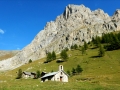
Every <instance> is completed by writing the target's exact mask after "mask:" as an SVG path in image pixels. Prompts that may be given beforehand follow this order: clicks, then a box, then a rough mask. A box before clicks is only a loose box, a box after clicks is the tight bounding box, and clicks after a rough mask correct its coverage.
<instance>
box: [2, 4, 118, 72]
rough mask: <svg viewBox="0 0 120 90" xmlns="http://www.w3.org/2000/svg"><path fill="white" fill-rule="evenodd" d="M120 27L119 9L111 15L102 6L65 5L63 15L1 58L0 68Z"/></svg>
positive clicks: (40, 56)
mask: <svg viewBox="0 0 120 90" xmlns="http://www.w3.org/2000/svg"><path fill="white" fill-rule="evenodd" d="M117 30H120V10H116V12H115V13H114V15H113V17H110V16H109V15H108V14H107V13H105V12H104V11H103V10H101V9H97V10H95V11H91V10H90V9H89V8H87V7H85V6H84V5H73V4H70V5H68V6H66V8H65V10H64V12H63V14H61V15H60V16H57V18H56V19H55V21H50V22H47V24H46V26H45V27H44V29H43V30H41V31H40V32H39V33H38V34H37V35H36V37H35V38H34V39H33V41H32V42H31V43H30V44H29V45H27V46H26V47H25V48H24V49H23V50H22V51H20V52H19V53H17V54H16V55H15V56H14V57H12V58H9V59H6V60H2V61H0V71H4V70H10V69H14V68H17V67H19V66H21V65H23V64H25V63H27V62H28V61H29V59H32V60H38V59H40V58H43V57H45V56H46V52H52V51H53V50H54V51H55V52H56V53H60V51H61V50H62V49H64V48H66V47H68V48H70V47H71V46H72V45H74V44H78V45H83V43H84V41H86V42H89V41H91V40H92V37H95V36H101V35H102V34H103V33H109V32H113V31H117Z"/></svg>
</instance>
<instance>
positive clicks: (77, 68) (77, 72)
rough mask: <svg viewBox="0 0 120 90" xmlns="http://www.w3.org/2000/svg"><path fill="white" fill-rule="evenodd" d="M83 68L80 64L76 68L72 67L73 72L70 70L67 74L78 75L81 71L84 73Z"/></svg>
mask: <svg viewBox="0 0 120 90" xmlns="http://www.w3.org/2000/svg"><path fill="white" fill-rule="evenodd" d="M82 71H83V69H82V68H81V66H80V65H77V67H76V68H72V70H71V72H70V71H69V70H68V71H67V74H68V75H70V76H72V75H78V74H80V73H82Z"/></svg>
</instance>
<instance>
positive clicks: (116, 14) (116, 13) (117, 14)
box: [112, 9, 120, 21]
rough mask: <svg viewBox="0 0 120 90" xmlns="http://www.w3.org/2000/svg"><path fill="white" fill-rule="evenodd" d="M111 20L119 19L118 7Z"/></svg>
mask: <svg viewBox="0 0 120 90" xmlns="http://www.w3.org/2000/svg"><path fill="white" fill-rule="evenodd" d="M112 19H113V21H119V19H120V9H117V10H116V11H115V13H114V15H113V17H112Z"/></svg>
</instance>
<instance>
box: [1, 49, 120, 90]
mask: <svg viewBox="0 0 120 90" xmlns="http://www.w3.org/2000/svg"><path fill="white" fill-rule="evenodd" d="M67 53H68V56H69V59H68V60H67V61H66V62H63V63H56V61H52V62H50V63H46V64H44V63H43V62H44V61H45V58H43V59H41V60H37V61H34V62H32V63H28V64H25V65H23V66H21V67H19V68H17V69H14V70H12V71H6V72H0V90H120V50H114V51H106V52H105V56H104V57H98V49H97V48H96V49H94V48H89V49H88V50H87V51H86V54H84V55H82V53H81V51H80V50H79V49H78V50H70V51H68V52H67ZM59 58H60V56H59V55H58V56H57V59H59ZM60 64H62V65H63V66H64V71H67V70H69V71H71V70H72V68H73V67H74V68H76V66H77V65H78V64H79V65H80V66H81V67H82V68H83V72H82V73H81V74H80V75H75V76H70V77H69V82H68V83H63V82H52V81H48V82H41V81H40V79H15V78H16V76H17V71H18V70H19V69H22V71H30V72H36V71H37V70H40V71H41V72H42V71H45V72H51V71H57V70H58V66H59V65H60Z"/></svg>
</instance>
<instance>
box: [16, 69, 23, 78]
mask: <svg viewBox="0 0 120 90" xmlns="http://www.w3.org/2000/svg"><path fill="white" fill-rule="evenodd" d="M21 78H22V69H19V70H18V73H17V77H16V79H21Z"/></svg>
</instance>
